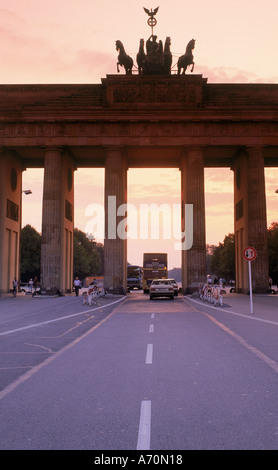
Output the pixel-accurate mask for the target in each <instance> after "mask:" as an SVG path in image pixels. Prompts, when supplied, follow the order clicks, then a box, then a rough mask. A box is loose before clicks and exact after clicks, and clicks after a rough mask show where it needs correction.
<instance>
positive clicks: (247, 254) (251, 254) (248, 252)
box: [243, 246, 257, 261]
mask: <svg viewBox="0 0 278 470" xmlns="http://www.w3.org/2000/svg"><path fill="white" fill-rule="evenodd" d="M243 256H244V258H245V259H247V260H248V261H253V260H254V259H255V258H256V256H257V252H256V250H255V248H253V247H252V246H247V247H246V248H244V250H243Z"/></svg>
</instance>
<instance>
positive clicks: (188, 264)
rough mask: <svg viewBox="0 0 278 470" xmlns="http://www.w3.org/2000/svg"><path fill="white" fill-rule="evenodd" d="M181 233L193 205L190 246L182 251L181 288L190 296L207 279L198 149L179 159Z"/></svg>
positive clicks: (185, 153) (201, 166)
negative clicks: (187, 205)
mask: <svg viewBox="0 0 278 470" xmlns="http://www.w3.org/2000/svg"><path fill="white" fill-rule="evenodd" d="M181 183H182V184H181V193H182V198H181V199H182V232H184V231H185V228H186V231H187V232H188V233H190V231H189V230H190V228H189V227H186V223H187V222H186V220H185V204H192V205H193V244H192V246H191V248H190V249H183V250H182V289H183V292H184V293H191V292H194V291H196V290H197V289H198V286H199V283H201V282H204V281H205V280H206V227H205V194H204V157H203V151H202V149H201V148H190V149H188V150H185V152H184V155H183V156H182V159H181Z"/></svg>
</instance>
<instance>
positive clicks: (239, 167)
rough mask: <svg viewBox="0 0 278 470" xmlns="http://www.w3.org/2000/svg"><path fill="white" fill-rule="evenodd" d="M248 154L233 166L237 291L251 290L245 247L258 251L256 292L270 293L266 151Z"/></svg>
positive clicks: (254, 263) (257, 149) (254, 278)
mask: <svg viewBox="0 0 278 470" xmlns="http://www.w3.org/2000/svg"><path fill="white" fill-rule="evenodd" d="M247 152H248V153H247ZM247 152H241V153H239V154H238V155H237V156H236V158H235V159H234V163H233V170H234V204H235V258H236V289H237V292H242V293H244V294H247V292H248V291H249V279H248V263H247V261H246V260H245V259H244V257H243V250H244V248H246V247H247V246H252V247H254V248H255V249H256V251H257V258H256V259H255V260H254V261H252V265H251V267H252V283H253V290H254V292H267V290H268V274H269V273H268V253H267V251H268V250H267V221H266V198H265V176H264V158H263V149H262V148H260V147H252V148H248V149H247Z"/></svg>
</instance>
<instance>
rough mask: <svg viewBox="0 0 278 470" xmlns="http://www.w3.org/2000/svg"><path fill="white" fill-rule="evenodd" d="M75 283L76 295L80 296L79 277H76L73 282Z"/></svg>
mask: <svg viewBox="0 0 278 470" xmlns="http://www.w3.org/2000/svg"><path fill="white" fill-rule="evenodd" d="M73 284H74V290H75V295H76V297H78V295H79V289H80V281H79V279H78V277H76V278H75V279H74V283H73Z"/></svg>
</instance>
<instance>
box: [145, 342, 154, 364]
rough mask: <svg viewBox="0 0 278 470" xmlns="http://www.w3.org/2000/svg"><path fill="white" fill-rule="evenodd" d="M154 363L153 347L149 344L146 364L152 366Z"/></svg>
mask: <svg viewBox="0 0 278 470" xmlns="http://www.w3.org/2000/svg"><path fill="white" fill-rule="evenodd" d="M152 362H153V345H152V344H148V346H147V354H146V362H145V363H146V364H152Z"/></svg>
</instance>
